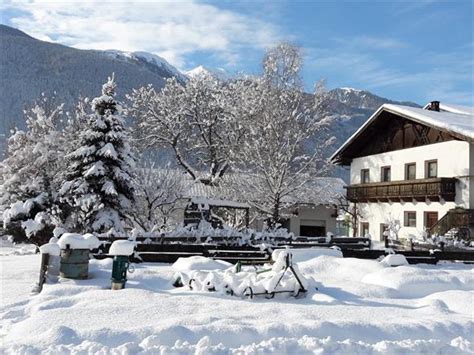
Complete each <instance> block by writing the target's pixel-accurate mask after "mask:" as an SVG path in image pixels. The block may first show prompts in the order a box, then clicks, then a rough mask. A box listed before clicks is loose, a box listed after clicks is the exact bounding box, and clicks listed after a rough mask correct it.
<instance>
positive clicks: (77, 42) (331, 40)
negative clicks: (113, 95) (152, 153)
mask: <svg viewBox="0 0 474 355" xmlns="http://www.w3.org/2000/svg"><path fill="white" fill-rule="evenodd" d="M72 4H73V2H71V1H70V2H26V3H16V2H15V3H13V2H11V3H10V2H4V3H3V4H2V5H0V11H1V17H0V22H1V23H4V24H7V25H12V26H14V27H17V28H20V29H22V30H24V31H25V32H27V33H29V34H30V35H32V36H34V37H37V38H40V39H43V40H49V41H54V42H58V43H62V44H65V45H69V46H73V47H76V48H83V49H89V48H90V49H112V48H113V49H122V50H130V51H133V50H144V51H148V52H153V53H155V54H158V55H161V56H163V57H164V58H166V59H167V60H168V61H169V62H170V63H171V64H174V65H175V66H177V67H178V68H180V69H182V70H188V69H191V68H193V67H195V66H197V65H201V64H202V65H205V66H209V67H222V68H225V69H226V70H227V71H230V72H250V73H257V72H258V71H259V70H260V60H261V57H262V55H263V53H264V51H265V49H266V48H268V47H269V46H271V45H273V44H275V43H277V42H278V41H282V40H287V41H291V42H294V43H295V44H297V45H299V46H301V47H302V49H303V52H304V55H305V66H304V70H303V76H304V81H305V84H306V87H307V88H308V90H310V89H311V88H312V85H313V84H314V82H315V81H317V80H318V79H319V78H325V79H326V80H327V85H328V87H329V88H333V87H341V86H349V87H355V88H361V89H366V90H369V91H372V92H374V93H376V94H378V95H381V96H385V97H388V98H391V99H395V100H410V101H415V102H418V103H420V104H422V103H425V102H427V101H430V100H434V99H438V100H441V101H446V102H452V103H458V104H470V105H473V104H474V99H473V57H474V56H473V50H474V45H473V2H472V1H471V0H452V1H431V0H426V1H425V0H418V1H415V0H412V1H283V0H282V1H207V2H203V1H175V2H159V3H156V2H149V1H140V2H134V3H131V2H129V3H124V2H121V3H116V2H110V1H104V0H102V1H100V2H84V1H81V2H75V3H74V5H72Z"/></svg>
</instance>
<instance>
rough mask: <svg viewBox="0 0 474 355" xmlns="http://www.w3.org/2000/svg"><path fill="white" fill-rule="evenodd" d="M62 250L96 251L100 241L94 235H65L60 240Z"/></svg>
mask: <svg viewBox="0 0 474 355" xmlns="http://www.w3.org/2000/svg"><path fill="white" fill-rule="evenodd" d="M58 245H59V247H60V248H61V249H67V246H68V245H69V248H70V249H96V248H98V247H99V245H100V241H99V239H97V237H96V236H95V235H93V234H90V233H88V234H84V235H82V234H76V233H64V234H63V235H62V236H61V238H59V240H58Z"/></svg>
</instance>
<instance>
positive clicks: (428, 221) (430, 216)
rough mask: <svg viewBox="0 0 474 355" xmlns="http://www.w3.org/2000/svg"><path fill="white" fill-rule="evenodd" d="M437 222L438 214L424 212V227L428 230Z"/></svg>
mask: <svg viewBox="0 0 474 355" xmlns="http://www.w3.org/2000/svg"><path fill="white" fill-rule="evenodd" d="M436 222H438V212H425V227H426V228H428V229H430V228H431V227H433V226H434V225H435V224H436Z"/></svg>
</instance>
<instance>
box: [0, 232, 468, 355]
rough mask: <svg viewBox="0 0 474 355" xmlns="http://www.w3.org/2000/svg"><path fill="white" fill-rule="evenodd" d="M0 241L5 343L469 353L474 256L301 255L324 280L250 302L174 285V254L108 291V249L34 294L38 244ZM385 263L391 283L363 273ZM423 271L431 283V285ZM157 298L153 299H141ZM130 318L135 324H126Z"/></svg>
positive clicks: (22, 346) (6, 349)
mask: <svg viewBox="0 0 474 355" xmlns="http://www.w3.org/2000/svg"><path fill="white" fill-rule="evenodd" d="M0 244H1V248H0V253H2V254H3V255H2V256H1V261H2V263H5V265H8V267H5V268H3V269H2V299H1V303H2V307H3V310H2V312H7V313H5V314H3V315H2V317H3V319H2V321H3V323H2V327H3V328H2V332H4V333H3V334H2V343H1V344H2V345H1V348H2V351H3V353H6V354H10V353H14V354H16V353H28V354H40V353H50V354H64V353H68V354H69V353H72V354H82V353H86V354H88V353H90V354H97V353H99V354H110V353H117V354H118V353H120V354H126V353H131V354H139V353H149V354H161V353H163V354H168V353H173V354H175V353H177V354H195V353H196V350H197V349H198V347H199V348H200V352H197V353H198V354H256V353H257V354H275V353H276V354H373V355H382V354H466V355H467V354H472V350H473V341H472V295H473V290H474V283H473V282H472V273H473V270H472V265H467V264H462V263H449V264H443V263H439V264H437V265H423V264H418V265H412V266H402V267H397V268H387V267H384V266H383V265H381V264H380V263H379V262H377V261H375V260H363V259H356V258H333V257H320V258H315V259H311V260H310V261H308V262H305V263H301V264H299V266H300V269H301V271H302V272H303V273H304V274H305V276H306V277H308V278H314V279H316V280H317V281H318V284H315V285H314V286H315V287H318V290H315V288H314V287H310V288H309V290H308V295H307V297H306V298H305V299H304V300H297V299H293V298H291V297H286V296H285V295H281V296H280V297H278V296H277V297H275V298H274V299H272V300H266V299H260V300H258V301H255V302H250V301H247V300H243V301H242V300H239V299H237V298H230V297H229V296H226V295H222V294H220V293H218V292H214V293H212V294H209V293H202V292H195V291H194V290H193V291H185V290H186V288H174V287H173V286H172V285H171V284H170V282H169V279H170V276H171V275H172V274H173V271H174V270H173V269H172V267H171V265H167V264H158V263H142V264H137V265H136V268H135V273H134V275H133V281H134V282H133V285H131V286H133V287H130V288H128V289H127V290H126V291H124V292H118V293H116V294H111V292H109V291H106V290H104V286H106V285H108V284H109V283H110V270H111V268H112V260H111V259H110V258H109V259H103V260H94V259H93V260H91V261H90V265H89V269H90V273H91V274H92V275H93V276H94V277H93V278H91V279H89V280H85V281H77V282H60V283H58V284H55V285H48V284H46V285H45V286H44V289H43V291H42V293H41V294H40V295H39V296H36V297H30V295H29V291H30V289H31V283H30V280H36V279H37V277H38V266H39V265H38V256H37V255H35V254H34V251H33V252H32V254H31V255H21V256H19V255H15V253H13V251H14V250H17V251H19V250H20V248H22V247H23V246H24V245H6V244H2V243H1V239H0ZM5 253H8V254H5ZM303 264H305V266H304V267H303ZM243 269H244V271H248V270H250V271H251V270H252V269H253V267H251V266H248V267H247V266H244V267H243ZM380 270H383V271H384V274H383V275H380V276H381V277H380V279H381V278H382V277H385V278H386V281H387V285H389V284H388V282H389V281H390V280H397V282H393V283H391V284H390V286H389V287H387V286H382V285H375V284H369V283H365V282H362V281H361V279H362V278H363V277H364V276H366V275H369V274H372V273H377V272H379V271H380ZM235 275H239V274H235ZM416 275H420V276H422V278H420V279H418V280H421V279H424V280H425V281H423V283H422V284H421V286H417V285H416V279H412V278H413V277H414V276H416ZM405 277H409V278H410V279H412V280H413V281H415V282H414V283H412V285H411V288H412V289H413V290H416V289H417V287H418V289H419V292H420V293H419V294H418V295H415V297H413V296H410V295H409V293H406V292H405V291H406V290H408V289H406V288H405V287H406V286H408V285H407V284H405V283H403V282H400V281H403V278H405ZM428 281H430V282H432V286H431V287H429V288H426V287H425V285H426V284H425V282H428ZM398 282H400V283H398ZM433 285H439V287H437V288H436V287H433ZM394 287H400V288H394ZM402 291H403V292H402ZM151 304H153V305H154V308H156V309H152V310H150V308H147V307H146V306H148V305H151ZM152 308H153V307H152ZM72 312H73V313H74V316H71V314H72ZM6 317H8V319H6ZM112 317H113V321H111V319H112ZM132 319H133V326H127V325H130V321H131V320H132ZM395 330H396V331H395ZM204 336H206V337H204ZM206 339H207V341H206ZM198 344H199V346H198ZM206 344H207V345H206Z"/></svg>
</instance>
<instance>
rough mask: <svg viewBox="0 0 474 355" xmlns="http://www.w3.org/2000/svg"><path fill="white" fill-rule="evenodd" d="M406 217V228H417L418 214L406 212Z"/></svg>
mask: <svg viewBox="0 0 474 355" xmlns="http://www.w3.org/2000/svg"><path fill="white" fill-rule="evenodd" d="M404 217H405V218H404V220H405V221H404V226H405V227H416V212H412V211H406V212H405V213H404Z"/></svg>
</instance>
